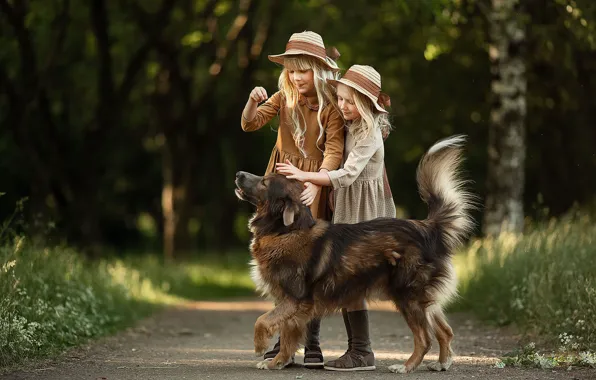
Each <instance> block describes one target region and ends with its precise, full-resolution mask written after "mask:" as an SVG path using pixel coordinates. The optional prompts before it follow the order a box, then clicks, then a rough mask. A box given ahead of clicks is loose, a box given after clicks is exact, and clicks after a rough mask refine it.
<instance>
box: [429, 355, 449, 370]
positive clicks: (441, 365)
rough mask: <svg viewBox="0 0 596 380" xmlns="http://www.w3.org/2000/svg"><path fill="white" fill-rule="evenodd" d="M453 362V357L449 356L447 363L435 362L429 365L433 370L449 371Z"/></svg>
mask: <svg viewBox="0 0 596 380" xmlns="http://www.w3.org/2000/svg"><path fill="white" fill-rule="evenodd" d="M451 364H453V359H451V358H449V359H447V360H446V361H445V363H441V362H433V363H430V364H429V365H428V366H427V367H428V369H430V370H431V371H447V370H448V369H449V367H451Z"/></svg>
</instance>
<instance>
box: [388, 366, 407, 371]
mask: <svg viewBox="0 0 596 380" xmlns="http://www.w3.org/2000/svg"><path fill="white" fill-rule="evenodd" d="M389 371H391V372H393V373H408V369H407V368H406V366H405V365H403V364H394V365H392V366H389Z"/></svg>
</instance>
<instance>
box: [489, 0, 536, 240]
mask: <svg viewBox="0 0 596 380" xmlns="http://www.w3.org/2000/svg"><path fill="white" fill-rule="evenodd" d="M490 38H491V45H490V48H489V54H490V60H491V74H492V77H493V78H492V84H491V91H492V111H491V117H490V119H491V120H490V130H489V139H488V173H487V184H486V185H487V195H486V202H485V213H484V223H483V232H484V234H486V235H498V234H500V233H501V232H516V233H518V232H522V231H523V225H524V210H523V191H524V182H525V173H524V168H525V159H526V142H525V136H526V133H525V117H526V87H527V84H526V65H525V62H524V51H525V42H526V33H525V26H524V20H523V12H522V9H521V6H520V1H519V0H492V11H491V14H490Z"/></svg>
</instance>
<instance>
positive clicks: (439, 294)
mask: <svg viewBox="0 0 596 380" xmlns="http://www.w3.org/2000/svg"><path fill="white" fill-rule="evenodd" d="M463 142H464V137H462V136H454V137H451V138H449V139H446V140H442V141H439V142H437V143H436V144H435V145H434V146H432V147H431V148H430V149H429V150H428V152H427V153H426V154H425V155H424V157H423V158H422V159H421V161H420V164H419V166H418V171H417V180H418V187H419V191H420V194H421V197H422V199H423V200H424V201H425V202H426V203H427V204H428V208H429V214H428V217H427V219H424V220H404V219H393V218H378V219H375V220H371V221H368V222H362V223H358V224H330V223H328V222H325V221H321V220H316V221H315V220H314V219H313V217H312V215H311V213H310V210H309V209H308V207H306V206H304V205H303V204H302V203H301V202H300V193H301V192H302V189H303V185H302V184H301V183H300V182H297V181H293V180H289V179H287V178H285V177H284V176H282V175H279V174H270V175H267V176H265V177H259V176H256V175H253V174H249V173H245V172H239V173H237V174H236V185H237V189H236V195H237V196H238V198H240V199H242V200H245V201H248V202H250V203H252V204H253V205H255V206H256V209H257V210H256V213H255V215H254V216H253V218H252V219H251V220H250V223H249V226H250V230H251V232H252V233H253V240H252V244H251V247H250V249H251V253H252V257H253V262H252V263H253V265H254V266H253V279H254V280H255V283H256V285H257V288H258V289H259V290H260V291H261V292H262V293H263V294H264V295H266V296H268V297H270V298H272V299H273V300H274V301H275V304H276V306H275V308H274V309H273V310H271V311H269V312H268V313H265V314H263V315H262V316H260V317H259V318H258V319H257V321H256V324H255V331H254V334H255V335H254V345H255V351H256V353H257V356H260V355H262V354H263V353H264V352H265V350H266V349H267V347H268V344H269V339H270V338H271V337H272V336H273V334H275V332H278V331H279V334H280V337H281V350H280V352H279V354H278V355H277V356H276V357H275V358H274V359H273V360H271V361H268V362H260V363H259V364H258V365H257V367H258V368H268V369H281V368H283V367H284V365H285V364H286V363H288V362H289V361H290V358H291V356H292V354H293V353H294V352H295V351H296V349H297V348H298V345H299V343H301V342H302V340H303V339H304V334H305V329H306V324H307V323H308V321H310V320H311V319H312V318H314V317H322V316H325V315H327V314H329V313H333V312H335V311H337V310H338V309H339V308H341V307H342V306H343V305H346V304H350V303H352V302H354V301H358V300H361V299H363V298H365V299H369V300H374V299H389V300H392V301H393V302H394V303H395V305H396V307H397V309H399V310H400V311H401V313H402V314H403V316H404V318H405V320H406V322H407V323H408V326H409V327H410V329H411V330H412V333H413V334H414V352H413V354H412V355H411V356H410V358H409V359H408V360H407V361H406V363H405V364H404V365H401V364H398V365H393V366H390V367H389V369H390V370H391V371H393V372H400V373H405V372H411V371H413V370H414V369H416V367H418V365H419V364H420V363H421V362H422V359H423V358H424V355H425V354H426V353H427V352H428V350H429V349H430V347H431V334H434V335H435V337H436V338H437V341H438V342H439V347H440V354H439V361H438V362H436V363H432V364H431V365H430V366H429V367H430V369H432V370H437V371H440V370H446V369H448V368H449V366H450V365H451V363H452V361H453V359H452V356H453V352H452V350H451V345H450V344H451V340H452V338H453V332H452V330H451V327H450V326H449V324H448V323H447V321H446V319H445V315H444V314H443V307H444V305H445V304H446V302H447V301H449V300H450V299H451V298H453V296H454V295H455V294H456V287H457V285H456V277H455V273H454V270H453V265H452V260H451V256H452V254H453V252H454V250H455V249H456V248H457V247H458V246H459V245H460V244H461V243H462V242H463V240H464V239H465V238H466V237H467V235H468V234H469V233H470V231H471V230H472V228H473V219H472V218H471V216H470V210H471V209H473V208H474V198H473V196H472V195H471V194H470V193H468V192H467V191H465V190H464V189H463V185H464V183H465V182H464V181H463V180H462V179H461V176H460V173H459V164H460V162H461V160H462V152H461V146H462V144H463ZM392 252H397V254H398V255H399V259H398V260H397V261H396V262H395V261H394V260H392V257H393V256H392V254H391V253H392ZM392 261H393V262H392ZM393 264H395V265H393Z"/></svg>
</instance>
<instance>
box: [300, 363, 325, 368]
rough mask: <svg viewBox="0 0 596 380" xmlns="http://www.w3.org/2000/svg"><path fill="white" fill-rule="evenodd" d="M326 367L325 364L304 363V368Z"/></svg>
mask: <svg viewBox="0 0 596 380" xmlns="http://www.w3.org/2000/svg"><path fill="white" fill-rule="evenodd" d="M324 367H325V363H304V368H308V369H321V368H324Z"/></svg>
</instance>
